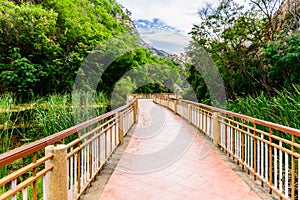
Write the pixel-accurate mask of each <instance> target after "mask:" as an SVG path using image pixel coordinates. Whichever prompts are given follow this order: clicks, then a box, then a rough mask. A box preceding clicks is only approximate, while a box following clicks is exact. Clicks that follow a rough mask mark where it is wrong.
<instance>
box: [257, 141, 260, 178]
mask: <svg viewBox="0 0 300 200" xmlns="http://www.w3.org/2000/svg"><path fill="white" fill-rule="evenodd" d="M260 147H261V146H260V140H257V173H258V174H260V171H261V170H260V166H261V164H260V163H261V158H260V155H261V153H260V152H261V149H260Z"/></svg>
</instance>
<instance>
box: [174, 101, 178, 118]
mask: <svg viewBox="0 0 300 200" xmlns="http://www.w3.org/2000/svg"><path fill="white" fill-rule="evenodd" d="M177 101H178V100H177V99H175V100H174V113H175V115H176V114H177Z"/></svg>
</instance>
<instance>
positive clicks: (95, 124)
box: [0, 99, 138, 200]
mask: <svg viewBox="0 0 300 200" xmlns="http://www.w3.org/2000/svg"><path fill="white" fill-rule="evenodd" d="M137 106H138V105H137V100H136V99H132V102H131V103H129V104H127V105H125V106H123V107H121V108H118V109H116V110H113V111H111V112H108V113H106V114H104V115H101V116H99V117H97V118H94V119H91V120H89V121H86V122H84V123H81V124H78V125H76V126H74V127H71V128H69V129H66V130H64V131H61V132H58V133H56V134H54V135H51V136H49V137H46V138H43V139H41V140H39V141H36V142H33V143H30V144H28V145H26V146H23V147H20V148H17V149H14V150H12V151H9V152H6V153H4V154H1V155H0V167H1V173H2V175H3V174H6V175H5V176H4V177H2V178H1V179H0V199H13V200H14V199H23V200H25V199H50V200H51V199H79V198H80V196H81V195H82V194H83V192H84V191H85V190H86V188H87V187H88V186H89V184H90V183H91V181H92V180H93V179H94V177H95V176H96V174H97V173H98V172H99V171H100V170H101V168H102V166H103V165H104V164H105V162H106V161H107V160H108V159H109V157H110V156H111V154H112V153H113V152H114V150H115V149H116V148H117V146H118V145H119V144H120V143H122V142H123V138H124V136H125V135H126V134H127V132H128V131H129V130H130V128H131V127H132V125H133V124H134V123H135V122H136V114H137Z"/></svg>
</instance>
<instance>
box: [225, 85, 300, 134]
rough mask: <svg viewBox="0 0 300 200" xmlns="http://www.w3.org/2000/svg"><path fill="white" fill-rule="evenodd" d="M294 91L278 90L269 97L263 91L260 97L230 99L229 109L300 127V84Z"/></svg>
mask: <svg viewBox="0 0 300 200" xmlns="http://www.w3.org/2000/svg"><path fill="white" fill-rule="evenodd" d="M294 89H295V90H294V91H293V92H290V91H287V90H283V91H277V95H276V96H274V97H269V96H268V95H267V94H265V93H261V94H260V95H259V96H258V97H251V96H248V97H247V98H239V99H236V100H235V101H228V103H227V109H229V110H231V111H234V112H237V113H241V114H244V115H248V116H252V117H255V118H258V119H262V120H266V121H270V122H274V123H277V124H281V125H285V126H289V127H293V128H296V129H300V92H299V91H300V86H294Z"/></svg>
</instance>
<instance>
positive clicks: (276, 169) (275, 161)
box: [274, 147, 278, 189]
mask: <svg viewBox="0 0 300 200" xmlns="http://www.w3.org/2000/svg"><path fill="white" fill-rule="evenodd" d="M277 171H278V158H277V148H275V147H274V187H275V188H276V189H277V188H278V175H277Z"/></svg>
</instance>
